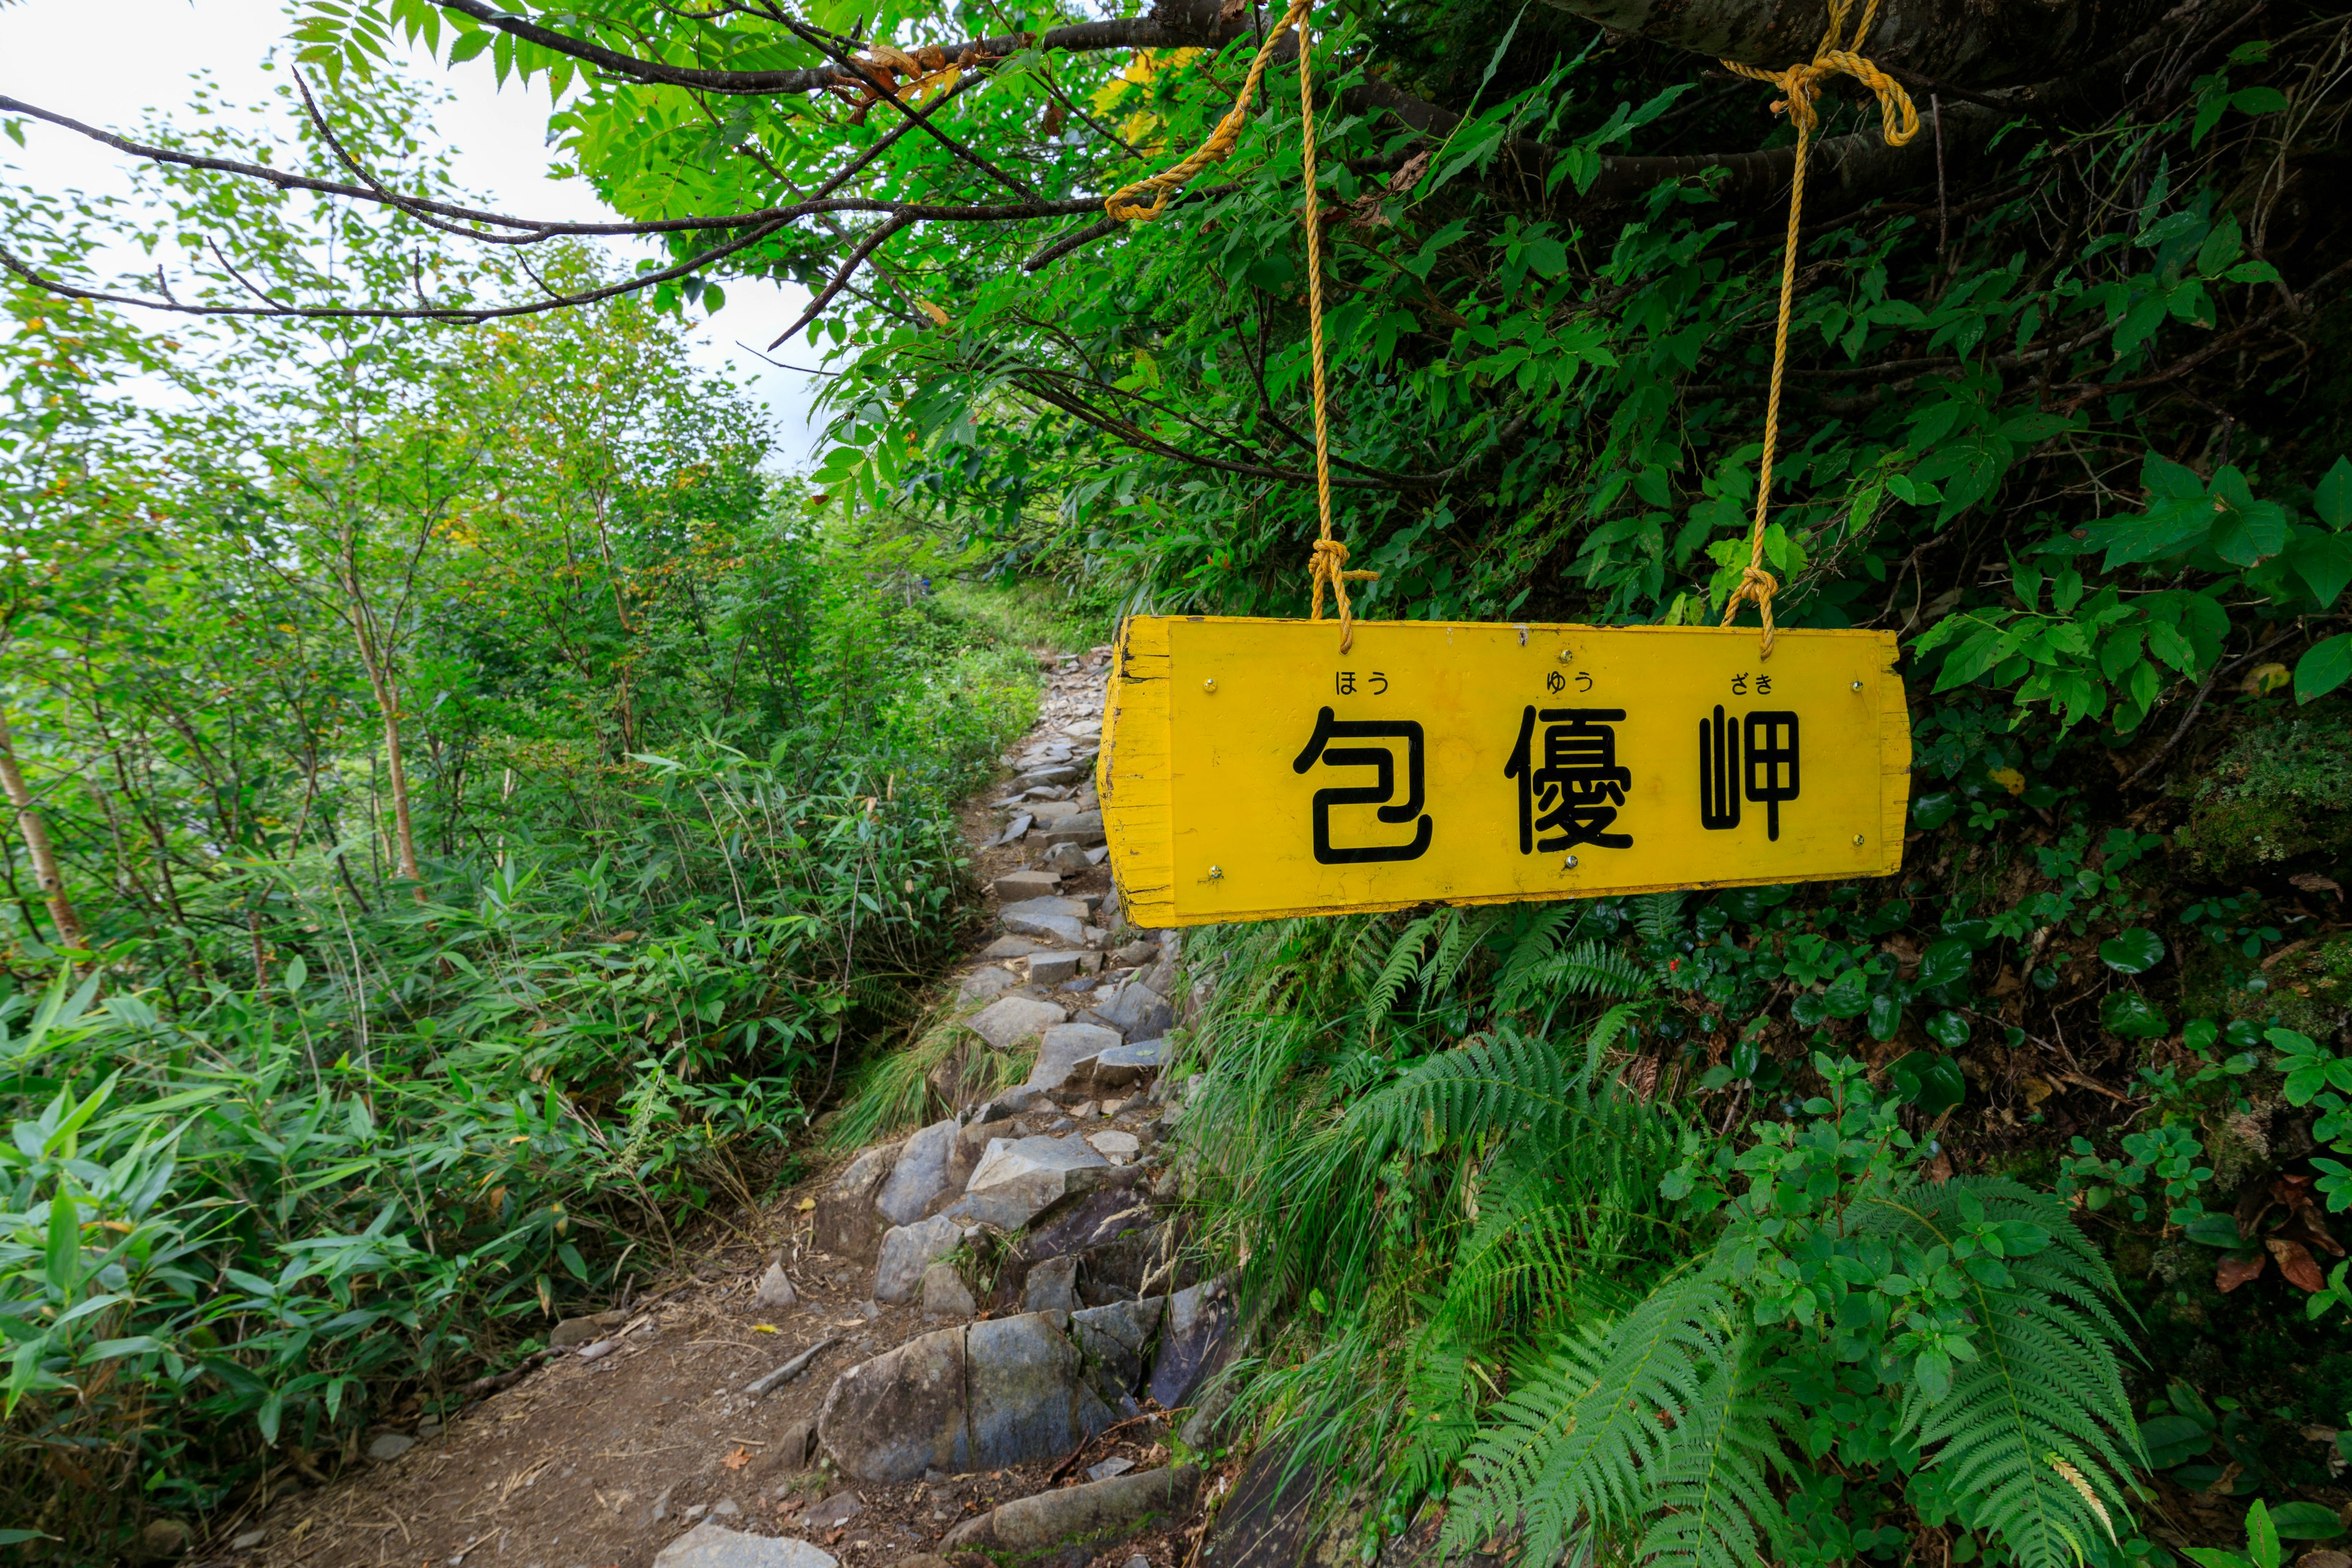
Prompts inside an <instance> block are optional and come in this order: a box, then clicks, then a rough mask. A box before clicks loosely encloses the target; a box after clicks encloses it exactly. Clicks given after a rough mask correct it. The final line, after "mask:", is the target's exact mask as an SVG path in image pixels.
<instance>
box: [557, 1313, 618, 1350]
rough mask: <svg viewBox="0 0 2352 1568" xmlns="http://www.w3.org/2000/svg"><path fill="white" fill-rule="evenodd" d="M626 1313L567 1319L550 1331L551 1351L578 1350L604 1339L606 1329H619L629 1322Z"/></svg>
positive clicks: (599, 1314)
mask: <svg viewBox="0 0 2352 1568" xmlns="http://www.w3.org/2000/svg"><path fill="white" fill-rule="evenodd" d="M628 1319H629V1315H628V1314H627V1313H626V1312H598V1313H596V1314H594V1315H593V1317H586V1318H566V1319H564V1320H563V1321H562V1322H560V1323H558V1324H556V1325H555V1327H554V1328H553V1329H551V1330H550V1331H548V1335H547V1346H548V1349H550V1350H558V1351H568V1350H577V1349H579V1348H580V1347H581V1346H582V1345H584V1344H588V1343H591V1342H593V1341H596V1340H599V1339H602V1338H603V1337H604V1331H605V1330H606V1329H617V1328H619V1327H620V1326H621V1325H622V1324H623V1323H625V1322H626V1321H628Z"/></svg>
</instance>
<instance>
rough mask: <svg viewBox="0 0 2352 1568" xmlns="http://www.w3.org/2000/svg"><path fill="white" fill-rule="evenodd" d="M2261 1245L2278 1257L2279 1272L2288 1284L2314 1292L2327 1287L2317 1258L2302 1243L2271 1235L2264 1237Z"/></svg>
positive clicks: (2274, 1256)
mask: <svg viewBox="0 0 2352 1568" xmlns="http://www.w3.org/2000/svg"><path fill="white" fill-rule="evenodd" d="M2263 1247H2264V1249H2265V1250H2267V1251H2268V1252H2269V1253H2270V1255H2271V1256H2272V1257H2273V1258H2277V1259H2278V1266H2279V1272H2280V1273H2282V1274H2284V1275H2285V1276H2286V1277H2287V1280H2288V1282H2289V1283H2290V1284H2293V1285H2294V1286H2296V1287H2298V1288H2299V1289H2305V1290H2309V1291H2312V1292H2314V1293H2316V1292H2318V1291H2321V1290H2325V1289H2327V1277H2326V1275H2324V1274H2322V1273H2321V1272H2320V1271H2319V1263H2318V1260H2317V1259H2315V1258H2313V1257H2312V1256H2311V1248H2309V1247H2305V1246H2304V1244H2303V1243H2301V1242H2299V1241H2289V1240H2287V1239H2286V1238H2285V1237H2279V1236H2273V1237H2268V1238H2266V1239H2265V1240H2264V1241H2263Z"/></svg>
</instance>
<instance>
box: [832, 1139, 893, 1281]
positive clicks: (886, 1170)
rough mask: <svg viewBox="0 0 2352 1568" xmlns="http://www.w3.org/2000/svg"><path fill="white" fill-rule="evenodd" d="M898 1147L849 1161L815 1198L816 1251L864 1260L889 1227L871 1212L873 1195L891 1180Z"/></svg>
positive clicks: (868, 1152) (872, 1151)
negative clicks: (891, 1171)
mask: <svg viewBox="0 0 2352 1568" xmlns="http://www.w3.org/2000/svg"><path fill="white" fill-rule="evenodd" d="M897 1163H898V1144H896V1143H886V1144H883V1145H882V1146H880V1147H879V1148H874V1149H868V1150H866V1152H864V1153H863V1154H860V1155H859V1156H857V1158H856V1159H855V1160H852V1161H851V1162H850V1163H849V1164H848V1167H847V1168H846V1169H845V1170H844V1171H843V1172H842V1173H841V1174H839V1175H837V1176H835V1178H834V1179H833V1180H832V1181H831V1182H829V1183H827V1184H826V1185H825V1189H824V1191H823V1192H821V1193H819V1194H817V1198H816V1214H815V1215H814V1232H815V1240H816V1245H817V1248H818V1250H819V1251H823V1252H830V1253H832V1254H834V1255H835V1257H839V1258H866V1257H870V1256H872V1254H873V1251H874V1244H875V1243H876V1242H877V1241H879V1240H881V1239H882V1233H883V1231H884V1230H886V1229H887V1228H888V1226H887V1225H885V1224H884V1222H883V1219H882V1216H881V1215H878V1214H876V1213H875V1212H874V1198H875V1194H877V1193H879V1192H880V1191H881V1190H882V1184H883V1183H884V1182H887V1181H888V1180H889V1179H890V1167H891V1166H893V1165H895V1164H897Z"/></svg>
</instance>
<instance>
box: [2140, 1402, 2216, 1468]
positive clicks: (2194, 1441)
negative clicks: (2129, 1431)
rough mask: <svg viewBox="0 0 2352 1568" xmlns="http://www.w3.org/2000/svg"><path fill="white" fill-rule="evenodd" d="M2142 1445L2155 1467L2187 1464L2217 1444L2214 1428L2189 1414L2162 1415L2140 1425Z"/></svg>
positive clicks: (2152, 1466)
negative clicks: (2214, 1437)
mask: <svg viewBox="0 0 2352 1568" xmlns="http://www.w3.org/2000/svg"><path fill="white" fill-rule="evenodd" d="M2139 1440H2140V1446H2141V1447H2145V1448H2146V1449H2147V1462H2148V1464H2149V1466H2150V1467H2151V1468H2155V1469H2159V1470H2168V1469H2170V1468H2172V1467H2173V1466H2175V1465H2185V1464H2187V1463H2188V1462H2189V1460H2191V1459H2193V1458H2197V1457H2198V1456H2199V1455H2200V1454H2202V1453H2204V1452H2205V1450H2206V1449H2208V1448H2210V1447H2212V1446H2213V1429H2212V1428H2211V1427H2210V1426H2206V1425H2205V1424H2204V1423H2203V1422H2201V1421H2198V1420H2195V1419H2193V1418H2192V1417H2189V1416H2187V1415H2158V1416H2155V1417H2153V1418H2151V1419H2149V1420H2146V1421H2143V1422H2141V1423H2140V1424H2139Z"/></svg>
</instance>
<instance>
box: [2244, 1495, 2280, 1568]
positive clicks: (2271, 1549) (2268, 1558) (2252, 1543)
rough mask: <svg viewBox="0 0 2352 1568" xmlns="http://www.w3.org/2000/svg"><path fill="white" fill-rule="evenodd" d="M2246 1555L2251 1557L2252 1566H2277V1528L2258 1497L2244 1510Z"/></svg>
mask: <svg viewBox="0 0 2352 1568" xmlns="http://www.w3.org/2000/svg"><path fill="white" fill-rule="evenodd" d="M2246 1555H2247V1556H2249V1557H2251V1558H2252V1559H2253V1561H2254V1568H2278V1563H2279V1536H2278V1529H2277V1527H2276V1526H2275V1525H2273V1523H2272V1522H2271V1510H2269V1509H2267V1508H2265V1507H2263V1500H2262V1499H2260V1498H2256V1499H2255V1500H2254V1506H2253V1507H2252V1508H2250V1509H2248V1510H2246Z"/></svg>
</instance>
